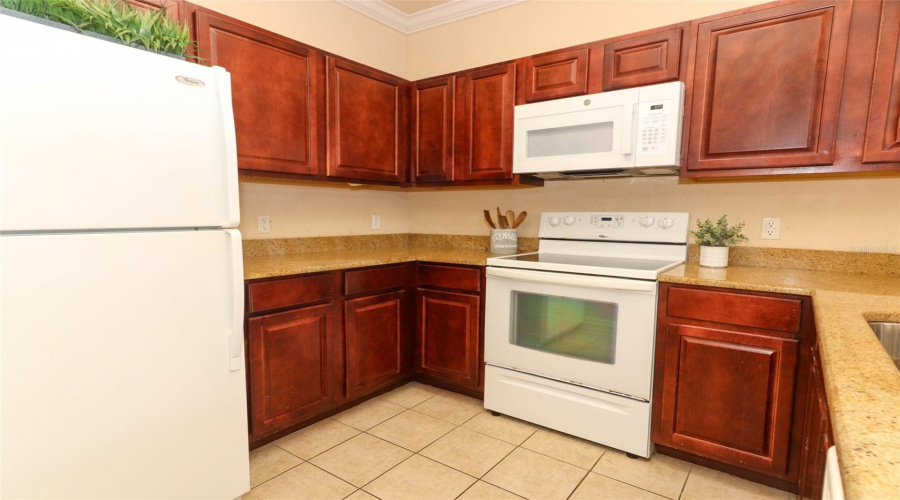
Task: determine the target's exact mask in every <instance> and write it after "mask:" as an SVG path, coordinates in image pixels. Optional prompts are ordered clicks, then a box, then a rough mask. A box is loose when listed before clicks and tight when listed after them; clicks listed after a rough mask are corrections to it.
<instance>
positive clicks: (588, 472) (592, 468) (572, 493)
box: [566, 450, 606, 500]
mask: <svg viewBox="0 0 900 500" xmlns="http://www.w3.org/2000/svg"><path fill="white" fill-rule="evenodd" d="M603 455H606V450H603V453H601V454H600V456H599V457H597V460H594V463H593V464H591V467H590V468H589V469H588V471H587V474H585V475H584V477H582V478H581V481H578V484H576V485H575V488H574V489H572V491H571V492H569V496H567V497H566V500H569V499H570V498H572V495H574V494H575V492H576V491H578V488H580V487H581V483H583V482H584V480H585V479H587V478H588V476H590V475H591V471H593V470H594V467H596V466H597V464H598V463H600V459H602V458H603Z"/></svg>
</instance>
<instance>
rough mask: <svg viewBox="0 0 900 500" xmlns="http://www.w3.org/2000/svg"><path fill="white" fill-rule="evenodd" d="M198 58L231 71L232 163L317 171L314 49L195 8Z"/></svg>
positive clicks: (317, 69) (317, 58) (319, 146)
mask: <svg viewBox="0 0 900 500" xmlns="http://www.w3.org/2000/svg"><path fill="white" fill-rule="evenodd" d="M196 25H197V44H198V49H199V55H200V57H202V58H204V59H206V60H207V61H208V62H209V63H210V64H213V65H217V66H222V67H224V68H225V69H227V70H228V71H229V72H230V73H231V92H232V101H233V103H234V104H233V105H234V128H235V133H236V136H237V153H238V167H239V168H241V169H245V170H256V171H263V172H280V173H291V174H317V173H319V165H320V162H319V155H322V154H323V153H324V151H323V149H322V147H323V144H320V135H321V131H320V127H321V125H320V123H321V121H320V118H319V114H320V113H321V112H322V110H321V106H322V104H321V103H320V102H319V101H320V96H319V92H320V89H319V85H320V78H319V75H321V74H322V68H321V56H317V54H316V52H315V50H313V49H311V48H309V47H306V46H304V45H302V44H300V43H297V42H294V41H293V40H290V39H288V38H284V37H281V36H278V35H275V34H274V33H270V32H268V31H265V30H262V29H260V28H257V27H255V26H251V25H248V24H246V23H242V22H239V21H236V20H233V19H230V18H227V17H224V16H219V15H217V14H214V13H210V12H208V11H200V12H197V16H196Z"/></svg>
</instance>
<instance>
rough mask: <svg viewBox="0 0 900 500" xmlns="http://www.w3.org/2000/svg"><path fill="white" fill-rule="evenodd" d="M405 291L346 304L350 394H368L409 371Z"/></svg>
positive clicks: (348, 390)
mask: <svg viewBox="0 0 900 500" xmlns="http://www.w3.org/2000/svg"><path fill="white" fill-rule="evenodd" d="M405 303H406V299H405V292H403V291H399V292H393V293H386V294H382V295H374V296H368V297H361V298H357V299H352V300H348V301H347V302H346V303H345V304H344V309H345V314H344V317H345V332H346V338H345V339H344V342H345V346H346V353H347V354H346V356H347V379H346V380H347V395H348V396H349V397H351V398H355V397H358V396H362V395H365V394H367V393H369V392H371V391H373V390H375V389H378V388H379V387H381V386H384V385H386V384H388V383H390V382H393V381H396V380H399V379H402V378H403V377H405V376H407V375H408V374H409V368H410V366H409V363H408V359H409V357H408V354H409V348H408V346H409V338H408V336H407V332H408V329H407V328H406V326H405V325H406V323H405V316H406V314H405V310H406V309H407V308H406V306H405Z"/></svg>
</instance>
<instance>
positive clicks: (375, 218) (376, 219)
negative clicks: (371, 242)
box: [372, 215, 381, 229]
mask: <svg viewBox="0 0 900 500" xmlns="http://www.w3.org/2000/svg"><path fill="white" fill-rule="evenodd" d="M372 229H381V216H380V215H372Z"/></svg>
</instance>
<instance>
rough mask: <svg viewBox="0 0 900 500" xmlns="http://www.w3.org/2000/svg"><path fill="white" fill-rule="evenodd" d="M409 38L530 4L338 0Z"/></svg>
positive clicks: (510, 0) (506, 0) (517, 0)
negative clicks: (444, 26) (517, 5)
mask: <svg viewBox="0 0 900 500" xmlns="http://www.w3.org/2000/svg"><path fill="white" fill-rule="evenodd" d="M335 1H336V2H338V3H340V4H342V5H345V6H347V7H350V8H351V9H353V10H355V11H357V12H360V13H362V14H364V15H366V16H369V17H371V18H372V19H374V20H376V21H378V22H380V23H383V24H386V25H388V26H390V27H391V28H394V29H395V30H397V31H400V32H402V33H405V34H407V35H408V34H410V33H415V32H417V31H422V30H427V29H429V28H434V27H437V26H441V25H442V24H447V23H452V22H453V21H459V20H461V19H465V18H467V17H472V16H477V15H478V14H484V13H485V12H490V11H492V10H497V9H502V8H503V7H509V6H510V5H515V4H517V3H521V2H525V1H526V0H335Z"/></svg>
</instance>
